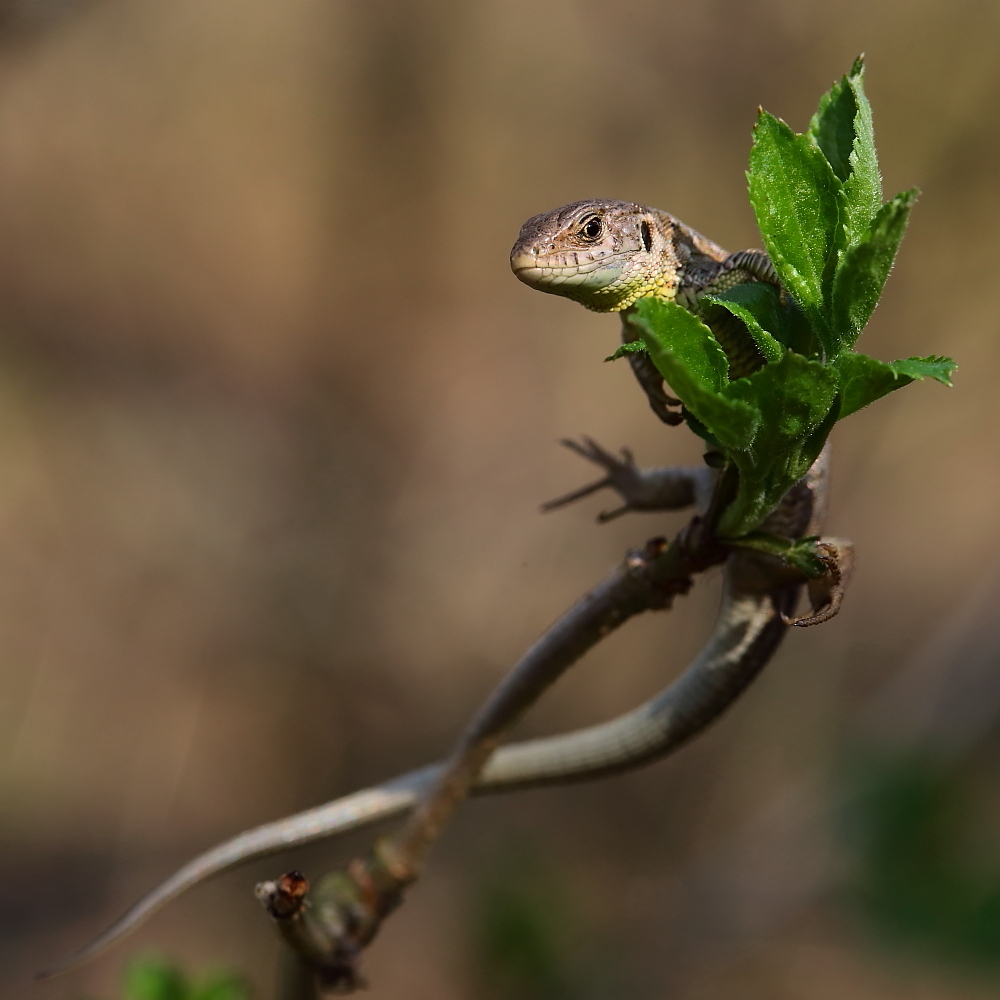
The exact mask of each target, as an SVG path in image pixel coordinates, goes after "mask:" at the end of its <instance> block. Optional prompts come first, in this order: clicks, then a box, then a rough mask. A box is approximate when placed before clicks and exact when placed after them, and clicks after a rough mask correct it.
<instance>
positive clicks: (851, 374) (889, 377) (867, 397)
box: [835, 351, 957, 419]
mask: <svg viewBox="0 0 1000 1000" xmlns="http://www.w3.org/2000/svg"><path fill="white" fill-rule="evenodd" d="M835 365H836V368H837V371H838V373H839V375H840V417H841V419H843V418H844V417H847V416H850V414H852V413H856V412H857V411H858V410H860V409H861V408H862V407H864V406H867V405H868V404H869V403H874V402H875V400H876V399H881V398H882V397H883V396H886V395H888V394H889V393H890V392H893V391H895V390H896V389H901V388H902V387H903V386H904V385H909V384H910V383H911V382H913V381H915V380H918V379H923V378H933V379H937V380H938V381H939V382H942V383H943V384H944V385H949V386H950V385H951V373H952V372H953V371H954V370H955V368H956V367H957V366H956V364H955V362H954V361H952V360H951V358H943V357H937V356H935V357H930V358H906V359H904V360H902V361H893V362H892V363H891V364H888V363H886V362H885V361H878V360H877V359H876V358H870V357H868V356H867V355H865V354H856V353H855V352H853V351H849V352H847V353H846V354H842V355H841V356H840V357H839V358H838V359H837V360H836V362H835Z"/></svg>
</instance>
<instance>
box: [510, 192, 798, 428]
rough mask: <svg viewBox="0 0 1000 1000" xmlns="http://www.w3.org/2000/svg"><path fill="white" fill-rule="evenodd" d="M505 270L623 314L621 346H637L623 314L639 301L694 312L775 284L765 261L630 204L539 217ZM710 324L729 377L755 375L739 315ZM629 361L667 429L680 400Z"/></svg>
mask: <svg viewBox="0 0 1000 1000" xmlns="http://www.w3.org/2000/svg"><path fill="white" fill-rule="evenodd" d="M510 266H511V268H512V270H513V271H514V274H515V275H516V276H517V277H518V278H519V279H520V280H521V281H523V282H524V283H525V284H526V285H530V286H531V287H532V288H537V289H538V290H539V291H542V292H549V293H550V294H552V295H564V296H565V297H566V298H569V299H573V301H574V302H579V303H580V304H581V305H583V306H585V307H586V308H587V309H592V310H594V311H595V312H620V313H622V340H623V341H625V342H628V341H630V340H634V339H635V332H634V330H633V329H632V328H631V327H630V326H629V323H628V317H629V313H630V310H631V308H632V306H634V305H635V303H636V302H637V301H638V300H639V299H641V298H648V297H652V298H659V299H666V300H673V301H676V302H678V303H679V304H680V305H682V306H684V307H685V308H687V309H690V310H691V311H692V312H694V313H696V314H698V315H701V314H702V311H701V309H700V306H699V302H700V299H701V297H702V296H703V295H707V294H718V293H719V292H722V291H725V290H726V289H727V288H732V287H733V286H734V285H737V284H741V283H743V282H747V281H765V282H767V283H769V284H773V285H778V278H777V276H776V274H775V272H774V268H773V266H772V265H771V261H770V259H769V258H768V256H767V254H765V253H763V252H762V251H760V250H741V251H739V252H738V253H734V254H729V253H727V252H726V251H725V250H723V249H722V247H720V246H719V245H718V244H717V243H713V242H712V241H711V240H709V239H706V238H705V237H704V236H702V235H701V234H700V233H697V232H695V231H694V230H693V229H692V228H691V227H690V226H686V225H684V223H683V222H681V221H680V220H679V219H676V218H674V216H672V215H670V214H669V213H668V212H663V211H661V210H660V209H658V208H650V207H648V206H646V205H637V204H635V203H634V202H629V201H610V200H607V199H602V198H595V199H590V200H588V201H577V202H573V204H571V205H564V206H563V207H562V208H557V209H556V210H555V211H553V212H546V213H545V214H543V215H536V216H534V217H533V218H531V219H528V221H527V222H526V223H525V224H524V225H523V226H522V227H521V233H520V235H519V236H518V238H517V242H516V243H515V244H514V248H513V249H512V250H511V252H510ZM702 319H704V320H706V322H708V325H709V326H710V327H711V329H712V332H713V333H714V334H715V337H716V339H717V340H718V341H719V343H720V344H721V345H722V347H723V349H724V350H725V352H726V354H727V356H728V357H729V366H730V367H729V375H730V378H734V379H735V378H742V377H743V376H745V375H749V374H750V373H751V372H753V371H755V370H756V369H757V368H759V367H760V366H761V365H762V364H763V361H764V359H763V358H762V357H761V355H760V352H759V351H758V350H757V348H756V346H755V344H754V342H753V340H752V338H751V337H750V335H749V334H748V333H747V330H746V327H745V326H744V325H743V324H742V323H741V322H740V321H739V320H738V319H736V317H734V316H731V315H729V314H728V313H727V314H725V315H722V316H720V315H714V316H712V317H706V316H704V315H702ZM629 362H630V364H631V365H632V370H633V372H634V373H635V376H636V378H637V379H638V380H639V384H640V385H641V386H642V388H643V390H644V391H645V393H646V395H647V397H648V398H649V403H650V406H651V407H652V408H653V411H654V412H655V413H656V414H657V416H659V417H660V419H661V420H663V421H664V422H665V423H669V424H676V423H680V421H681V419H682V418H681V416H680V414H679V413H677V412H676V411H675V410H672V409H670V407H672V406H677V405H678V404H677V400H674V399H672V398H671V397H670V396H668V395H667V394H666V393H665V391H664V388H663V378H662V376H661V375H660V373H659V372H658V371H657V370H656V368H655V367H654V366H653V363H652V362H651V361H650V359H649V356H648V355H646V354H644V353H640V354H631V355H629Z"/></svg>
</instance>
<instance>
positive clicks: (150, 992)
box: [125, 958, 187, 1000]
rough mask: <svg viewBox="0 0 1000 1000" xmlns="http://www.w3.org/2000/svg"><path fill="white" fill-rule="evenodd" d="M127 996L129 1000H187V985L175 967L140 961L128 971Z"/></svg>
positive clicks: (126, 978)
mask: <svg viewBox="0 0 1000 1000" xmlns="http://www.w3.org/2000/svg"><path fill="white" fill-rule="evenodd" d="M125 995H126V997H127V998H128V1000H187V984H186V983H185V981H184V977H183V976H182V975H181V974H180V972H179V971H178V970H177V969H176V968H175V967H174V966H172V965H169V964H168V963H166V962H163V961H160V960H158V959H152V958H146V959H138V960H137V961H135V962H133V963H132V964H131V965H130V966H129V968H128V969H127V970H126V973H125Z"/></svg>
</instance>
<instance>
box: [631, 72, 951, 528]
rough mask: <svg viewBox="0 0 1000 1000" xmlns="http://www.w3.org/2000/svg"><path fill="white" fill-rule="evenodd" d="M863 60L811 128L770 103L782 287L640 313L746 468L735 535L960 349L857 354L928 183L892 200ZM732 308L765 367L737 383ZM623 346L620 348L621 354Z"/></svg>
mask: <svg viewBox="0 0 1000 1000" xmlns="http://www.w3.org/2000/svg"><path fill="white" fill-rule="evenodd" d="M863 76H864V65H863V63H862V60H861V59H858V60H857V61H856V62H855V63H854V65H853V66H852V68H851V71H850V73H849V74H848V75H847V76H845V77H843V78H842V79H841V80H840V81H839V82H837V83H835V84H834V86H833V87H832V88H831V89H830V90H829V91H828V92H827V93H826V94H824V96H823V98H822V99H821V101H820V104H819V108H818V110H817V111H816V114H815V115H814V116H813V118H812V121H811V122H810V124H809V128H808V130H807V131H806V132H805V133H804V134H796V133H794V132H793V131H792V130H791V129H790V128H789V127H788V125H786V124H785V123H784V122H783V121H781V120H780V119H778V118H775V117H774V116H773V115H770V114H768V113H767V112H766V111H764V110H763V109H762V110H761V111H760V113H759V116H758V119H757V123H756V126H755V128H754V134H753V148H752V151H751V154H750V169H749V171H748V172H747V178H748V181H749V191H750V202H751V205H752V206H753V209H754V212H755V214H756V217H757V224H758V226H759V227H760V231H761V235H762V236H763V239H764V245H765V247H766V248H767V251H768V253H769V254H770V257H771V260H772V262H773V264H774V267H775V270H776V272H777V274H778V276H779V278H780V280H781V285H782V288H780V289H779V288H777V287H775V286H772V285H768V284H764V283H758V282H751V283H746V284H743V285H737V286H736V287H734V288H731V289H728V290H727V291H725V292H721V293H719V294H714V295H706V296H704V297H703V298H702V299H701V301H700V303H699V306H700V315H695V314H694V313H692V312H689V311H687V310H685V309H684V308H682V307H681V306H680V305H678V304H676V303H674V302H669V301H663V300H660V299H653V298H647V299H642V300H640V301H639V302H638V303H637V305H636V307H635V310H634V314H633V315H631V316H630V320H629V321H630V322H631V323H632V324H633V325H634V327H635V329H636V332H637V334H638V338H637V341H636V342H634V343H633V344H631V345H626V348H625V351H628V350H631V349H636V348H641V349H645V350H646V351H648V352H649V355H650V357H651V358H652V360H653V362H654V363H655V364H656V366H657V368H658V369H659V370H660V372H661V373H662V375H663V376H664V378H665V379H666V380H667V382H668V383H669V385H670V387H671V389H672V390H673V392H674V393H675V394H676V395H677V396H678V397H679V398H680V400H681V401H682V402H683V404H684V408H685V414H686V417H687V420H688V423H689V425H690V426H691V427H692V429H693V430H694V431H695V432H696V433H698V434H699V435H701V436H702V437H703V438H704V439H705V440H706V441H708V442H709V443H710V445H712V446H713V447H714V448H717V449H719V450H721V451H722V453H723V454H724V456H725V458H726V459H727V460H728V461H729V462H731V463H732V464H733V465H735V467H736V468H737V469H738V472H739V487H738V490H737V494H736V497H735V499H734V500H733V502H732V503H731V504H730V505H729V506H728V507H727V509H726V510H725V512H724V513H723V515H722V519H721V521H720V524H719V531H720V534H722V535H723V536H726V537H731V538H736V537H741V536H745V535H747V534H748V533H750V532H752V531H754V529H756V528H758V527H759V526H760V525H761V523H762V522H763V520H764V519H765V518H766V516H767V515H768V513H770V511H771V510H773V509H774V507H775V506H776V505H777V503H778V502H779V501H780V499H781V497H782V496H783V495H784V494H785V492H786V491H787V490H788V489H789V487H790V486H792V484H794V483H795V482H796V481H797V480H798V479H800V478H801V477H802V476H803V475H805V473H806V471H807V470H808V469H809V466H810V465H812V463H813V462H814V461H815V459H816V457H817V456H818V455H819V452H820V451H821V449H822V448H823V445H824V443H825V442H826V438H827V436H828V434H829V433H830V430H831V428H832V427H833V425H834V424H835V423H836V422H837V421H838V420H840V419H842V418H843V417H846V416H849V415H850V414H851V413H854V412H856V411H857V410H859V409H861V408H862V407H864V406H867V405H868V404H869V403H872V402H874V401H875V400H876V399H879V398H880V397H882V396H884V395H886V394H887V393H889V392H892V391H894V390H895V389H899V388H901V387H902V386H904V385H907V384H909V383H910V382H913V381H915V380H918V379H923V378H933V379H937V380H938V381H939V382H942V383H944V384H945V385H951V381H950V375H951V372H952V371H953V370H954V368H955V363H954V362H953V361H951V360H950V359H949V358H943V357H929V358H906V359H905V360H901V361H894V362H891V363H887V362H884V361H879V360H877V359H875V358H872V357H869V356H867V355H865V354H859V353H857V352H856V351H855V350H854V344H855V342H856V341H857V339H858V337H859V336H860V334H861V332H862V330H863V329H864V328H865V325H866V324H867V322H868V320H869V318H870V316H871V314H872V312H873V310H874V309H875V306H876V305H877V303H878V300H879V297H880V295H881V294H882V288H883V286H884V284H885V281H886V278H887V277H888V275H889V271H890V269H891V267H892V263H893V260H894V259H895V256H896V251H897V249H898V247H899V243H900V240H901V239H902V237H903V233H904V231H905V229H906V223H907V219H908V217H909V212H910V207H911V206H912V204H913V202H914V200H915V198H916V194H917V192H916V191H915V190H910V191H904V192H903V193H902V194H898V195H896V197H895V198H893V199H891V200H890V201H888V202H886V203H885V204H883V202H882V184H881V178H880V176H879V169H878V160H877V158H876V154H875V143H874V138H873V132H872V116H871V107H870V106H869V103H868V99H867V98H866V97H865V92H864V86H863ZM724 313H729V314H731V315H733V316H735V317H737V318H738V319H739V320H741V321H742V322H743V324H745V326H746V328H747V331H748V334H749V336H750V337H752V338H753V341H754V344H755V346H756V348H757V351H758V352H759V354H760V356H761V358H762V364H761V365H760V367H759V368H758V369H757V370H756V371H754V372H753V373H752V374H750V375H749V376H747V377H745V378H739V379H735V380H731V379H730V377H729V370H730V359H729V358H728V356H727V355H726V352H725V351H724V350H723V348H722V346H721V344H720V343H719V341H718V340H716V338H715V336H714V335H713V333H712V329H711V327H712V324H713V318H718V317H719V316H721V315H722V314H724ZM619 353H621V352H619Z"/></svg>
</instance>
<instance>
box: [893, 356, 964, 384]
mask: <svg viewBox="0 0 1000 1000" xmlns="http://www.w3.org/2000/svg"><path fill="white" fill-rule="evenodd" d="M957 367H958V365H957V364H955V362H954V361H952V360H951V358H946V357H944V356H943V355H940V354H932V355H931V356H930V357H929V358H903V359H902V360H901V361H893V362H892V370H893V371H894V372H895V373H896V374H897V375H899V376H900V377H906V378H909V379H911V380H918V379H924V378H933V379H936V380H937V381H938V382H940V383H941V384H942V385H947V386H950V385H951V376H952V372H954V371H955V369H956V368H957Z"/></svg>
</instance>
